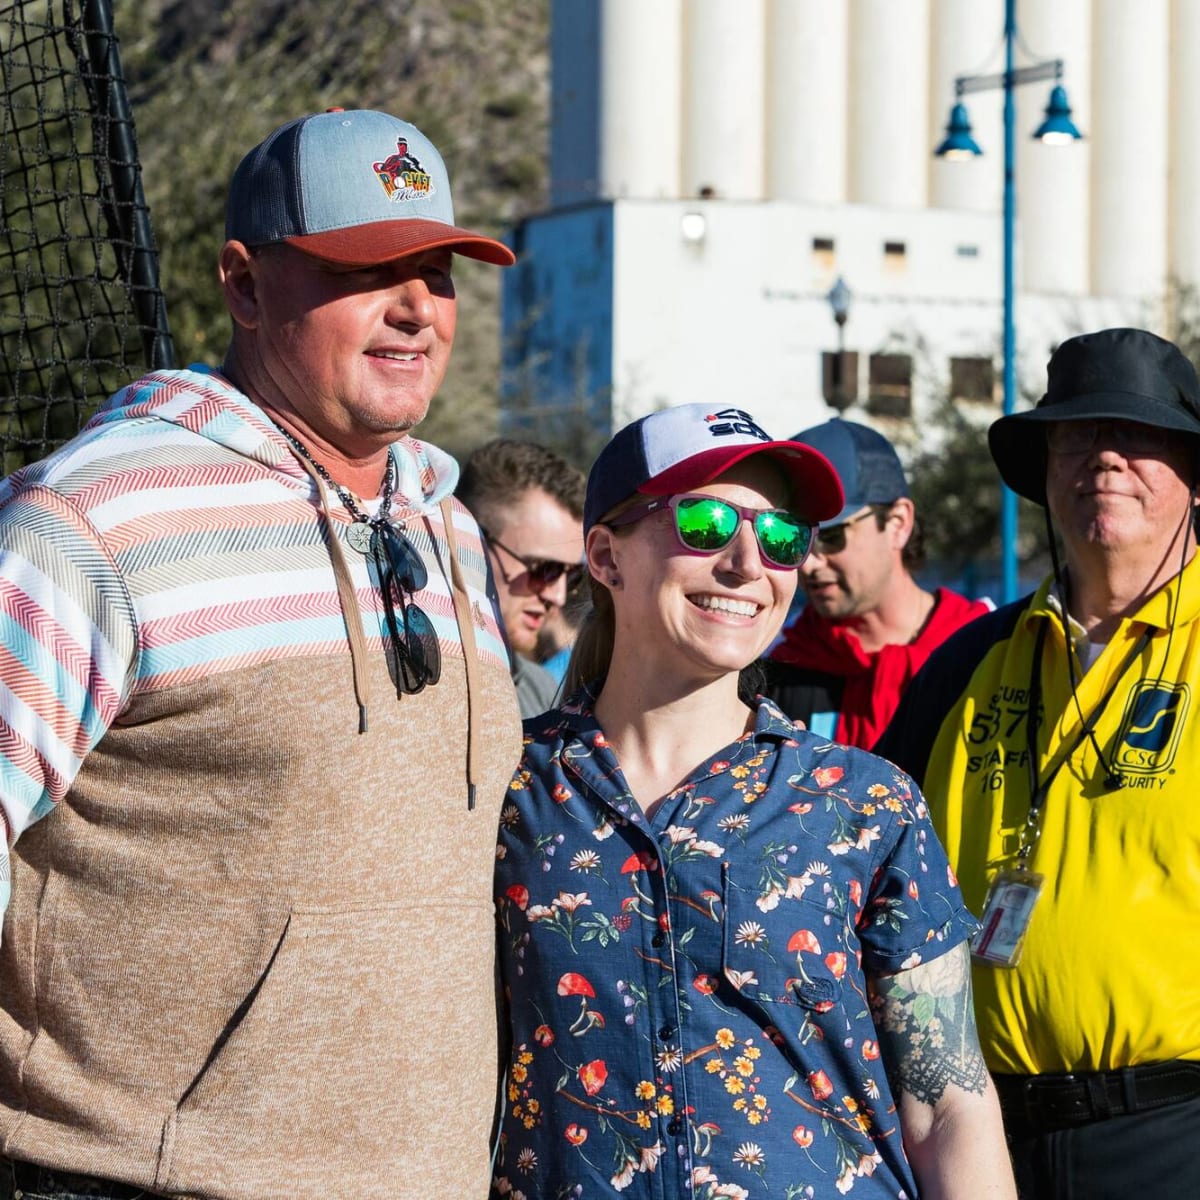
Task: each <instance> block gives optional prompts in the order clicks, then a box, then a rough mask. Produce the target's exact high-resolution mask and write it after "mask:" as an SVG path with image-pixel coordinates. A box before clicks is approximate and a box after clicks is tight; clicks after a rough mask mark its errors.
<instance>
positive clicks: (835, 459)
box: [766, 418, 988, 749]
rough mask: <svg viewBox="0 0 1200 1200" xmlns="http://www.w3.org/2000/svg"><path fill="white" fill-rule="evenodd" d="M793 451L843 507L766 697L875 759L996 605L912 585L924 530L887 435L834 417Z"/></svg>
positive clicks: (823, 533) (809, 564) (817, 547)
mask: <svg viewBox="0 0 1200 1200" xmlns="http://www.w3.org/2000/svg"><path fill="white" fill-rule="evenodd" d="M795 440H796V441H798V442H805V443H807V444H808V445H810V446H813V447H815V448H816V449H817V450H820V451H821V453H822V454H824V455H825V457H826V458H828V459H829V461H830V462H832V463H833V464H834V466H835V467H836V468H837V471H838V474H839V475H840V476H841V479H842V486H843V487H844V488H845V492H846V505H845V507H844V508H843V509H842V511H841V512H840V513H838V514H837V516H836V517H834V518H833V519H832V520H831V521H826V522H823V523H822V525H821V526H820V527H819V528H818V530H817V535H816V538H815V539H814V541H813V546H812V550H811V551H810V553H809V555H808V558H807V559H806V560H805V562H804V565H803V566H802V567H801V568H800V584H801V587H802V588H803V589H804V593H805V596H806V604H805V607H804V610H803V611H802V612H801V614H800V616H799V617H798V618H797V619H796V620H795V621H793V622H792V624H791V625H790V626H789V627H788V628H787V629H786V630H785V631H784V635H783V639H782V640H781V641H780V643H779V644H778V645H777V646H776V647H775V649H774V651H773V652H772V654H771V656H770V658H769V659H768V661H767V664H766V666H767V676H768V687H767V694H768V695H769V696H770V697H771V698H772V699H773V700H775V702H776V703H777V704H778V705H779V706H780V708H782V709H783V711H784V712H786V713H787V714H788V716H790V717H792V718H793V719H794V720H798V721H803V722H804V723H805V724H806V725H807V726H808V727H809V728H810V729H811V730H812V731H813V732H814V733H819V734H821V735H822V736H824V737H828V738H832V739H834V740H835V741H839V742H843V743H845V744H846V745H850V746H860V747H862V748H863V749H869V748H870V747H871V746H872V745H874V743H875V739H876V738H877V737H878V736H879V735H880V734H881V733H882V732H883V729H884V727H885V726H886V725H887V722H888V718H889V717H890V716H891V715H892V713H893V712H894V711H895V708H896V705H897V703H898V702H899V700H900V696H901V694H902V693H903V691H904V688H905V687H906V686H907V684H908V682H909V680H911V679H912V677H913V676H914V675H915V674H916V672H917V671H918V670H919V669H920V667H921V664H922V663H924V662H925V660H926V659H927V658H928V657H929V655H930V654H931V653H932V652H933V650H934V649H935V648H936V647H937V646H939V645H940V644H941V643H942V642H943V641H944V640H945V639H946V638H947V637H949V636H950V634H951V633H953V632H954V631H955V630H956V629H958V628H959V627H960V626H962V625H963V624H965V623H966V622H967V621H969V620H971V618H973V617H975V616H978V615H979V614H981V613H984V612H986V611H987V609H988V606H987V605H986V604H983V603H980V602H973V601H970V600H966V599H965V598H964V597H962V596H959V595H957V594H956V593H954V592H952V591H950V590H949V589H948V588H938V589H937V591H935V592H931V591H928V590H927V589H925V588H923V587H921V586H920V584H919V583H917V581H916V579H915V578H914V577H913V572H914V571H916V570H918V569H920V567H921V566H922V564H923V560H924V555H923V551H922V546H921V531H920V525H919V523H918V521H917V517H916V513H915V511H914V508H913V502H912V500H911V499H910V498H909V489H908V481H907V480H906V479H905V477H904V470H903V468H902V467H901V465H900V459H899V457H898V455H897V454H896V451H895V449H894V448H893V447H892V444H891V443H890V442H889V441H888V440H887V439H886V438H885V437H883V436H882V434H879V433H877V432H876V431H875V430H873V429H870V428H868V427H867V426H866V425H859V424H857V423H855V422H853V421H846V420H843V419H841V418H835V419H834V420H832V421H828V422H826V423H825V424H823V425H818V426H816V427H815V428H812V429H806V430H804V431H803V432H802V433H798V434H796V437H795Z"/></svg>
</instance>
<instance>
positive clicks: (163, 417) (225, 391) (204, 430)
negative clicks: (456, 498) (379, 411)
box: [85, 363, 458, 514]
mask: <svg viewBox="0 0 1200 1200" xmlns="http://www.w3.org/2000/svg"><path fill="white" fill-rule="evenodd" d="M146 418H153V419H156V420H159V421H166V422H168V423H169V424H172V425H177V426H178V427H179V428H181V429H186V430H188V431H190V432H191V433H194V434H197V435H198V436H200V437H203V438H205V439H207V440H208V441H210V442H214V443H216V444H217V445H219V446H223V447H224V448H225V449H227V450H231V451H233V452H234V453H235V454H240V455H242V456H243V457H245V458H248V459H252V460H254V461H255V462H259V463H263V464H264V465H266V466H269V467H277V468H279V469H280V470H282V471H284V472H285V473H286V474H289V475H294V476H296V477H297V478H298V479H307V476H308V473H307V472H306V471H305V470H304V468H303V467H302V466H301V464H300V462H299V461H298V460H297V458H296V456H295V454H293V453H292V450H291V448H290V447H289V446H288V444H287V441H286V440H285V439H284V437H283V435H282V434H280V432H279V431H278V430H277V429H276V428H275V426H274V425H273V424H272V423H271V419H270V417H269V416H268V414H267V413H266V411H265V410H264V409H262V408H260V407H259V406H258V405H257V404H255V403H254V402H253V401H252V400H251V399H250V398H249V397H248V396H246V395H245V394H244V393H243V392H241V391H239V390H238V389H237V388H236V387H235V386H234V385H233V384H232V383H231V382H230V381H229V380H228V379H227V378H226V377H225V376H224V375H222V374H221V373H220V372H219V371H216V370H214V369H213V368H211V367H207V366H205V365H203V364H202V363H193V364H192V365H191V366H190V367H188V368H187V369H186V370H182V371H162V372H155V373H153V374H150V375H147V376H145V377H144V378H142V379H139V380H138V381H137V382H136V383H132V384H130V385H129V386H128V387H126V388H122V389H121V391H119V392H117V393H116V394H115V395H114V396H113V397H112V398H111V399H110V400H108V401H107V402H106V403H105V404H104V405H103V406H102V407H101V408H100V409H99V411H98V412H97V413H96V415H95V416H94V417H93V418H92V419H91V420H90V421H89V422H88V423H87V426H86V427H85V428H86V429H89V430H91V429H97V428H100V427H103V426H107V425H112V424H114V423H116V422H119V421H132V420H144V419H146ZM391 453H392V459H393V461H394V462H395V464H396V493H395V494H396V501H397V503H398V504H399V505H400V506H402V507H403V508H405V509H406V510H408V511H409V512H412V513H417V514H420V513H424V512H429V511H432V510H434V509H436V508H437V507H438V506H439V505H440V504H441V503H442V501H443V500H448V499H449V498H450V497H451V496H452V495H453V494H454V489H455V487H456V486H457V484H458V463H457V462H455V460H454V459H453V458H451V457H450V455H449V454H447V453H446V452H445V451H444V450H439V449H438V448H437V446H433V445H430V444H429V443H428V442H422V441H420V440H419V439H417V438H414V437H412V436H408V437H402V438H400V439H399V440H398V441H396V442H394V443H393V444H392V447H391Z"/></svg>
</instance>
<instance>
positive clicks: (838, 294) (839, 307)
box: [827, 275, 853, 325]
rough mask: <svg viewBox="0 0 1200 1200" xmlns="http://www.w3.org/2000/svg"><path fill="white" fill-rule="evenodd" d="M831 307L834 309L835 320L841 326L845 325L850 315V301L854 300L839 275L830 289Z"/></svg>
mask: <svg viewBox="0 0 1200 1200" xmlns="http://www.w3.org/2000/svg"><path fill="white" fill-rule="evenodd" d="M827 298H828V300H829V307H830V308H832V309H833V319H834V320H835V321H836V322H837V323H838V324H839V325H843V324H845V321H846V318H847V317H848V316H849V315H850V301H851V299H852V298H853V296H852V293H851V291H850V288H849V287H848V286H847V284H846V281H845V280H844V279H843V278H842V277H841V276H840V275H839V276H838V277H837V279H836V280H835V281H834V284H833V287H831V288H830V289H829V295H828V297H827Z"/></svg>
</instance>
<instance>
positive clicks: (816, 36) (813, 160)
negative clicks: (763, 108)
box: [766, 0, 848, 204]
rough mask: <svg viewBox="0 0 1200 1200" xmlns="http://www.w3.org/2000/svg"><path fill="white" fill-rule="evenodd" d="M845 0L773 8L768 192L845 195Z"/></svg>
mask: <svg viewBox="0 0 1200 1200" xmlns="http://www.w3.org/2000/svg"><path fill="white" fill-rule="evenodd" d="M847 17H848V9H847V6H846V3H845V0H770V3H769V5H768V7H767V131H766V139H767V195H768V196H769V197H770V198H771V199H773V200H807V201H811V202H815V203H818V204H837V203H840V202H841V201H843V200H845V198H846V84H847V71H846V67H847V62H846V54H847V49H846V33H847Z"/></svg>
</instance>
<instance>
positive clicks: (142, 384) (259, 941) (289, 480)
mask: <svg viewBox="0 0 1200 1200" xmlns="http://www.w3.org/2000/svg"><path fill="white" fill-rule="evenodd" d="M392 453H393V457H394V460H395V464H396V467H397V473H398V485H397V489H396V496H395V499H394V501H393V508H392V517H393V520H394V522H396V523H398V524H399V523H402V524H403V526H404V528H405V531H406V534H407V536H408V537H409V539H410V540H411V541H412V542H413V544H414V545H415V546H416V547H417V549H418V551H419V552H420V553H421V554H422V556H423V557H424V559H425V562H426V565H427V567H428V573H429V583H428V585H427V587H426V588H425V589H423V590H422V591H421V592H419V593H418V594H417V595H416V597H415V600H416V602H417V603H418V604H419V605H420V607H421V608H422V609H423V610H424V611H425V613H426V614H427V615H428V616H429V617H430V619H431V621H432V623H433V626H434V629H435V631H436V633H437V635H438V640H439V644H440V649H441V653H442V676H441V679H440V681H439V682H438V683H437V684H436V685H433V686H430V687H427V688H425V689H424V691H422V692H421V693H419V694H417V695H404V696H401V697H397V694H396V689H395V687H394V685H393V683H392V681H391V677H390V675H389V671H388V661H387V655H386V653H385V648H386V646H387V645H388V639H387V637H386V632H385V626H384V624H383V612H382V604H381V599H380V596H379V592H378V589H377V588H376V587H375V586H374V584H373V582H372V579H371V576H370V574H369V572H368V563H367V559H366V558H365V557H363V556H362V555H360V554H358V553H357V552H356V551H354V550H353V549H352V547H351V546H350V544H349V543H348V542H347V540H346V534H347V530H348V529H349V527H350V524H351V521H350V517H349V514H347V513H346V512H345V511H344V509H343V508H342V506H341V504H340V503H339V502H338V501H337V499H336V498H335V497H332V496H330V495H329V494H328V493H327V492H326V490H325V488H324V487H323V485H322V484H321V482H320V480H319V479H317V478H316V477H315V476H314V475H313V474H312V473H311V471H310V469H309V468H308V467H307V466H306V465H305V464H304V463H302V462H301V461H300V460H299V459H297V458H296V457H295V456H294V454H293V453H292V452H291V450H290V448H289V447H288V445H287V442H286V441H285V440H284V439H283V437H282V436H281V435H280V434H279V433H278V431H276V430H275V429H274V427H273V426H272V425H271V423H270V421H269V420H268V419H267V417H266V415H265V414H264V413H263V412H262V410H260V409H258V408H257V407H256V406H255V405H254V404H253V403H252V402H251V401H250V400H249V399H248V398H247V397H245V396H244V395H242V394H241V393H239V392H238V391H237V390H236V389H234V388H233V387H232V386H231V385H230V384H229V383H228V381H226V380H224V379H223V378H222V377H221V376H219V375H217V374H215V373H213V372H210V371H208V370H206V369H204V368H199V367H195V368H192V369H190V370H187V371H177V372H159V373H155V374H152V375H149V376H147V377H146V378H144V379H142V380H139V381H138V382H136V383H134V384H132V385H131V386H130V387H128V388H126V389H124V390H123V391H122V392H120V393H118V394H117V395H116V396H115V397H114V398H113V399H112V401H111V402H110V403H109V405H108V406H106V408H105V409H104V410H102V411H101V412H100V413H99V414H98V415H97V416H96V418H95V419H94V420H93V421H92V422H90V423H89V425H88V426H87V427H86V429H85V430H84V431H83V432H82V433H81V434H80V435H79V437H77V438H76V439H75V440H74V441H72V442H71V443H69V444H68V445H67V446H65V447H64V448H63V449H62V450H60V451H59V452H57V453H56V454H54V455H52V456H50V457H49V458H47V459H45V460H43V461H42V462H40V463H37V464H34V465H33V466H31V467H29V468H26V469H24V470H22V471H20V472H18V473H16V474H15V475H13V476H11V477H10V478H9V479H7V480H5V481H4V482H3V483H2V484H0V619H2V620H3V622H4V637H3V639H2V640H0V645H2V647H3V649H2V650H0V654H2V655H3V667H2V670H0V809H2V815H3V819H4V822H5V824H6V827H7V834H8V837H7V842H8V846H9V854H8V860H7V861H4V862H3V863H2V865H0V887H2V888H3V890H4V892H5V893H7V892H8V889H9V886H10V880H11V896H10V897H9V896H7V895H6V896H5V899H6V900H7V912H6V914H5V919H4V930H3V942H2V945H0V1152H3V1153H4V1154H6V1155H8V1156H10V1157H13V1158H18V1159H24V1160H28V1161H32V1162H41V1163H46V1164H48V1165H50V1166H57V1167H61V1168H63V1169H68V1170H74V1171H80V1172H86V1173H89V1174H95V1175H101V1176H105V1177H109V1178H114V1179H118V1180H121V1181H124V1182H127V1183H131V1184H134V1185H136V1186H141V1187H145V1188H147V1189H150V1190H152V1191H154V1192H159V1193H163V1194H166V1195H172V1196H196V1197H212V1198H225V1197H228V1198H229V1200H241V1198H246V1200H249V1198H250V1197H263V1196H273V1195H287V1196H295V1197H303V1196H310V1195H311V1196H314V1197H315V1196H341V1195H346V1196H350V1195H354V1196H375V1195H379V1196H385V1195H386V1196H388V1197H404V1196H409V1195H412V1196H414V1197H415V1196H417V1195H418V1194H419V1195H421V1196H427V1195H430V1194H435V1195H451V1194H454V1195H459V1194H463V1195H466V1194H472V1193H474V1194H482V1193H483V1191H484V1190H486V1186H487V1178H488V1151H489V1146H488V1133H489V1129H490V1126H491V1121H492V1117H493V1108H494V1099H495V1073H496V1049H495V1021H494V1015H495V1009H494V1001H495V997H494V988H493V924H492V911H491V899H490V891H491V886H490V885H491V860H492V855H493V848H494V838H495V829H496V817H497V812H498V807H499V802H500V799H501V797H502V796H503V794H504V789H505V785H506V783H507V780H508V777H509V775H510V774H511V770H512V767H513V765H514V763H515V761H516V758H517V756H518V752H519V731H518V725H517V717H516V704H515V698H514V695H513V689H512V683H511V679H510V676H509V673H508V665H507V657H506V654H505V650H504V645H503V641H502V638H501V635H500V631H499V628H498V626H497V622H496V617H495V614H494V609H493V606H492V605H491V603H490V602H489V599H488V594H487V586H486V566H485V558H484V553H483V548H482V545H481V543H480V540H479V533H478V529H477V527H476V525H475V523H474V521H473V520H472V519H471V517H470V516H469V515H468V514H467V512H466V510H465V509H463V508H462V507H461V506H460V505H458V504H457V503H456V502H454V501H453V500H452V499H451V498H450V497H451V493H452V491H453V488H454V484H455V482H456V480H457V467H456V466H455V464H454V462H453V460H452V459H450V458H449V457H448V456H446V455H444V454H443V453H442V452H440V451H438V450H437V449H436V448H435V447H432V446H429V445H424V444H422V443H419V442H417V441H416V440H415V439H412V438H405V439H403V440H401V441H400V442H398V443H397V444H396V445H395V446H394V447H393V451H392ZM464 634H465V635H466V636H465V638H464ZM464 642H465V643H466V650H464ZM364 711H365V712H367V713H369V721H367V722H366V732H360V729H361V728H362V726H363V724H364V721H363V714H364ZM472 784H474V785H475V792H476V795H477V797H478V802H477V803H476V804H474V805H473V806H472V805H471V804H470V803H469V800H468V794H469V790H470V788H471V785H472ZM437 1144H449V1145H453V1146H455V1148H456V1151H455V1154H454V1155H451V1156H444V1157H445V1159H446V1160H445V1161H431V1156H430V1154H429V1150H430V1148H431V1146H433V1145H437Z"/></svg>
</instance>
